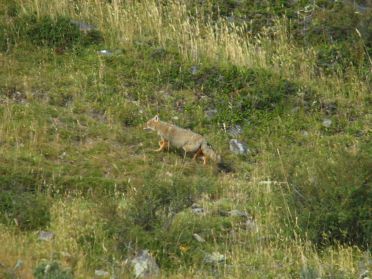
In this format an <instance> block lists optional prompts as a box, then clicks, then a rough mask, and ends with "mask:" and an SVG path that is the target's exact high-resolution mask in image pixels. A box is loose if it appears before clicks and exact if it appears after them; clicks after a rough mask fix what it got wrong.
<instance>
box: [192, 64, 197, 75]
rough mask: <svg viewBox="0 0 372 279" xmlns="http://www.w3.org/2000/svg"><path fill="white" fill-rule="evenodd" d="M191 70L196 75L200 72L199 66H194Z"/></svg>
mask: <svg viewBox="0 0 372 279" xmlns="http://www.w3.org/2000/svg"><path fill="white" fill-rule="evenodd" d="M190 72H191V74H192V75H196V74H197V73H198V72H199V69H198V66H195V65H194V66H192V67H191V69H190Z"/></svg>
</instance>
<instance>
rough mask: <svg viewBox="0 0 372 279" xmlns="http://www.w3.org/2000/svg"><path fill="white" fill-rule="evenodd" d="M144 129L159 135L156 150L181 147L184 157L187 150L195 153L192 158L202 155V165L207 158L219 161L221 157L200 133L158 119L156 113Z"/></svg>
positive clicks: (205, 162)
mask: <svg viewBox="0 0 372 279" xmlns="http://www.w3.org/2000/svg"><path fill="white" fill-rule="evenodd" d="M144 129H145V130H152V131H157V133H158V135H159V136H160V138H161V139H160V141H159V145H160V147H159V148H158V149H156V150H155V151H157V152H159V151H162V150H164V149H165V148H167V149H169V146H170V145H172V146H174V147H176V148H182V149H183V150H184V152H185V154H184V157H186V154H187V152H192V153H195V154H194V157H193V160H195V159H196V158H198V157H199V156H202V157H203V163H204V165H206V164H207V161H208V159H211V160H213V161H215V162H217V163H219V162H220V161H221V157H220V156H219V155H217V154H216V152H215V151H214V150H213V149H212V147H211V146H210V145H209V144H208V143H207V141H206V140H205V138H204V137H203V136H202V135H199V134H197V133H195V132H193V131H191V130H186V129H183V128H180V127H177V126H176V125H173V124H170V123H167V122H163V121H160V119H159V116H158V115H156V116H155V117H153V118H151V119H150V120H149V121H147V123H146V125H145V127H144Z"/></svg>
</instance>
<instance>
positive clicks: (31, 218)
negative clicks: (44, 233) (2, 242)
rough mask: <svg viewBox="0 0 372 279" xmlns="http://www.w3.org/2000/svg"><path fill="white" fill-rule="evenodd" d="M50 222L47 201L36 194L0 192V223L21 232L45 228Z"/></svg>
mask: <svg viewBox="0 0 372 279" xmlns="http://www.w3.org/2000/svg"><path fill="white" fill-rule="evenodd" d="M49 221H50V212H49V202H48V199H47V198H46V197H45V196H43V195H41V194H36V193H30V192H24V193H16V192H14V191H1V192H0V222H1V223H4V224H7V225H11V224H13V225H14V224H15V225H16V226H17V227H19V228H20V229H21V230H36V229H41V228H44V227H46V226H47V225H48V224H49Z"/></svg>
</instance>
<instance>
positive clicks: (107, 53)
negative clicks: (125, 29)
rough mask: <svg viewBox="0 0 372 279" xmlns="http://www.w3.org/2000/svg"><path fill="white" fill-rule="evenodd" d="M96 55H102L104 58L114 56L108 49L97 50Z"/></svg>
mask: <svg viewBox="0 0 372 279" xmlns="http://www.w3.org/2000/svg"><path fill="white" fill-rule="evenodd" d="M97 53H98V54H100V55H104V56H111V55H113V54H114V53H113V52H112V51H111V50H108V49H102V50H99V51H97Z"/></svg>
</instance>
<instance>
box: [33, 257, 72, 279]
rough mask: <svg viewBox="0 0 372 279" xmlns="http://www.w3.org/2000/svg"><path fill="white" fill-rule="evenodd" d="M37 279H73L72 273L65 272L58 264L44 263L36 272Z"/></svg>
mask: <svg viewBox="0 0 372 279" xmlns="http://www.w3.org/2000/svg"><path fill="white" fill-rule="evenodd" d="M34 276H35V278H36V279H73V278H74V277H73V275H72V273H71V271H69V270H64V269H62V268H61V267H60V265H59V263H58V262H55V261H53V262H50V263H48V262H43V263H41V264H39V265H38V266H37V267H36V268H35V271H34Z"/></svg>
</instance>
